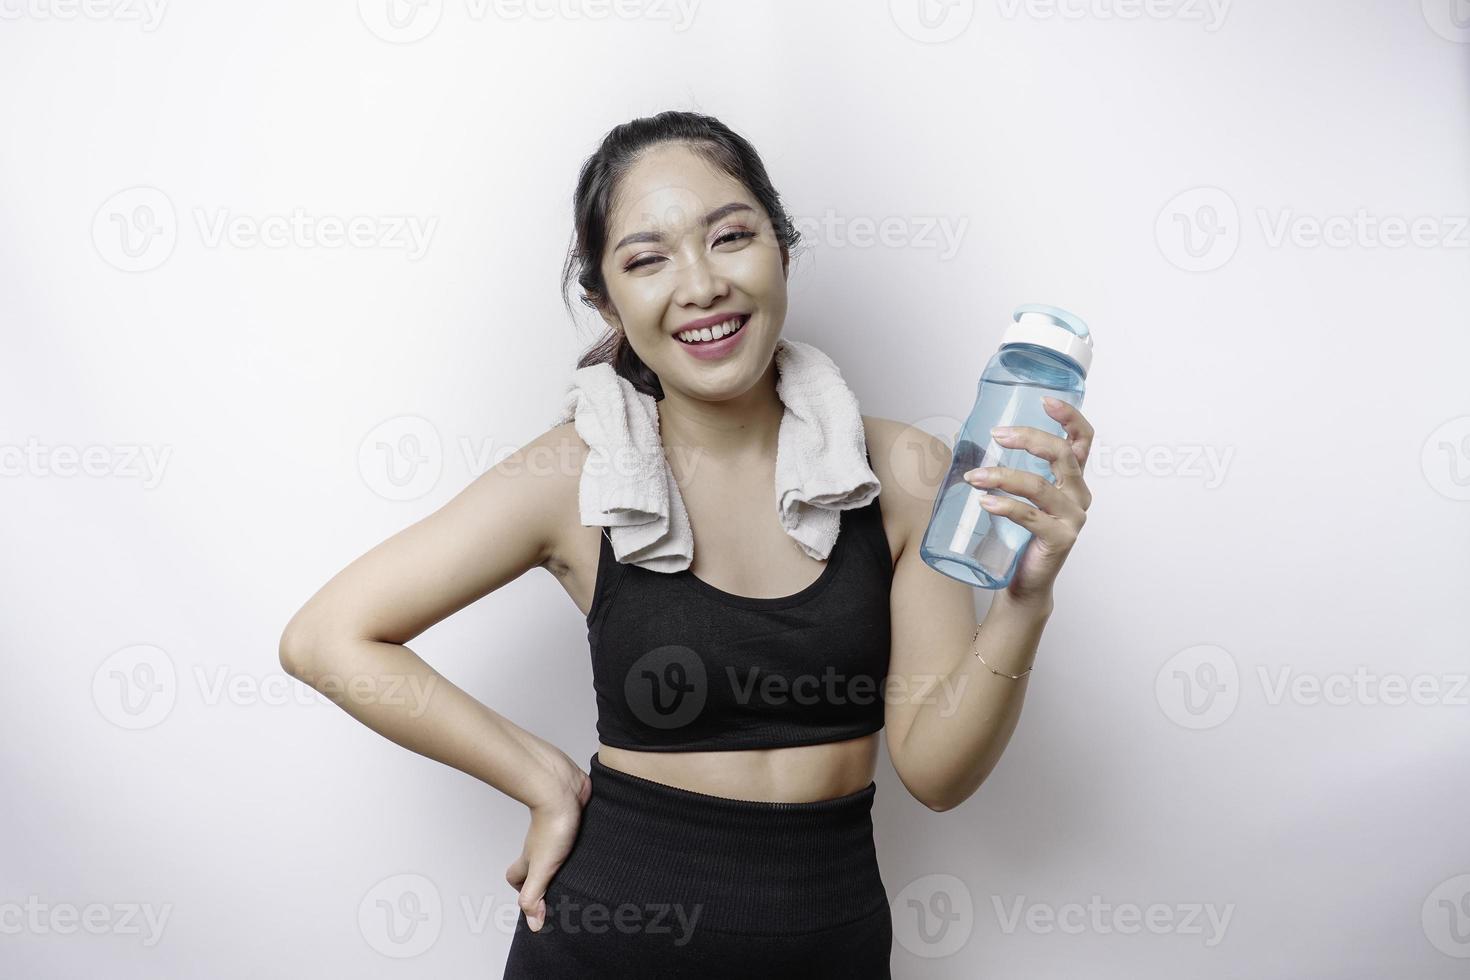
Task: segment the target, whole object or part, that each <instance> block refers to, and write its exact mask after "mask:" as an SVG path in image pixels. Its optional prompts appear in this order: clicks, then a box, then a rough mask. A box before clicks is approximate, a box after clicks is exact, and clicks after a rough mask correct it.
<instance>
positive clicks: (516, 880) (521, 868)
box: [505, 854, 531, 891]
mask: <svg viewBox="0 0 1470 980" xmlns="http://www.w3.org/2000/svg"><path fill="white" fill-rule="evenodd" d="M530 867H531V862H530V861H527V860H526V856H525V855H524V854H523V855H521V856H520V857H518V858H516V859H515V860H514V861H512V862H511V865H510V867H508V868H506V869H505V880H506V882H507V883H508V884H509V885H510V887H512V888H514V889H516V890H517V891H520V888H521V885H523V884H525V882H526V871H527V870H528V869H529V868H530Z"/></svg>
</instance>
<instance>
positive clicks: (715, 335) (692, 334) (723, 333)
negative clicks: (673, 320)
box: [675, 317, 744, 343]
mask: <svg viewBox="0 0 1470 980" xmlns="http://www.w3.org/2000/svg"><path fill="white" fill-rule="evenodd" d="M743 319H744V318H743V317H735V318H734V319H731V320H726V321H725V322H724V323H720V324H716V325H715V326H713V327H704V328H702V329H700V330H686V331H684V332H683V333H681V334H675V336H676V337H678V338H679V339H680V340H682V341H684V342H685V343H703V342H705V341H710V340H719V339H720V338H721V337H728V336H729V335H730V334H732V333H734V332H735V331H736V330H737V329H738V328H739V327H740V324H741V322H742V320H743Z"/></svg>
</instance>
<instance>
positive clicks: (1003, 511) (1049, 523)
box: [980, 493, 1077, 552]
mask: <svg viewBox="0 0 1470 980" xmlns="http://www.w3.org/2000/svg"><path fill="white" fill-rule="evenodd" d="M980 506H982V507H984V508H985V509H986V510H988V511H990V512H991V513H992V514H999V515H1000V516H1002V517H1008V518H1010V519H1011V520H1013V521H1015V522H1016V523H1017V524H1019V525H1021V526H1022V527H1024V528H1025V529H1026V530H1028V531H1030V532H1031V533H1032V534H1033V535H1035V536H1036V538H1037V540H1039V541H1041V542H1042V543H1043V544H1044V545H1045V546H1046V547H1048V548H1051V549H1054V550H1056V551H1059V552H1066V551H1068V550H1069V549H1070V548H1071V547H1072V545H1073V544H1074V543H1075V542H1076V540H1077V532H1076V531H1075V530H1074V529H1073V528H1072V526H1071V525H1070V524H1068V523H1067V522H1065V521H1063V520H1060V519H1058V518H1055V517H1053V516H1051V515H1050V514H1048V513H1046V512H1044V511H1042V510H1040V509H1038V508H1036V507H1033V506H1031V505H1030V504H1028V503H1027V502H1026V501H1024V500H1018V499H1017V498H1015V497H1004V496H1001V495H1000V494H995V493H988V494H986V495H985V496H983V497H981V498H980Z"/></svg>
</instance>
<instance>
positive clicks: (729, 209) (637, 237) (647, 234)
mask: <svg viewBox="0 0 1470 980" xmlns="http://www.w3.org/2000/svg"><path fill="white" fill-rule="evenodd" d="M754 210H755V209H754V208H752V207H751V206H750V205H749V204H742V203H741V202H739V201H731V202H730V203H729V204H722V205H720V206H719V207H717V208H715V209H714V210H713V211H711V212H710V213H709V214H707V215H705V216H704V226H705V227H706V228H708V227H709V226H710V225H712V224H714V223H715V222H716V221H719V220H720V219H721V218H723V217H725V216H726V215H730V214H734V213H735V212H737V211H754ZM663 240H664V236H663V233H662V232H657V231H635V232H633V234H631V235H627V236H625V237H624V238H623V240H622V241H620V242H618V243H617V244H616V245H614V246H613V251H614V252H616V251H617V250H618V249H620V248H622V247H623V246H624V245H632V244H633V243H634V242H661V241H663Z"/></svg>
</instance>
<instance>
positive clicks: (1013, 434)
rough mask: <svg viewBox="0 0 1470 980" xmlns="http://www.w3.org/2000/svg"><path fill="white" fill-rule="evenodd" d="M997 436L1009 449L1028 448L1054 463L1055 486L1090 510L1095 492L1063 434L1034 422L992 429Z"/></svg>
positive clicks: (995, 438)
mask: <svg viewBox="0 0 1470 980" xmlns="http://www.w3.org/2000/svg"><path fill="white" fill-rule="evenodd" d="M991 438H993V439H994V440H995V441H996V442H998V443H999V444H1000V445H1002V446H1005V447H1006V448H1007V449H1024V450H1025V451H1027V452H1029V453H1030V454H1031V455H1033V456H1036V457H1038V458H1040V459H1044V460H1046V461H1047V462H1048V463H1050V464H1051V472H1052V476H1053V477H1055V485H1056V487H1057V489H1058V490H1060V491H1061V492H1062V493H1065V494H1067V495H1068V496H1069V497H1071V498H1072V499H1073V500H1075V501H1077V504H1078V506H1079V507H1081V508H1082V509H1083V510H1086V509H1087V508H1088V507H1089V506H1090V505H1091V504H1092V491H1091V490H1089V489H1088V488H1087V481H1086V480H1084V479H1083V477H1082V464H1081V463H1079V462H1078V460H1077V457H1076V455H1075V454H1074V453H1073V452H1072V449H1071V446H1070V444H1069V443H1068V442H1067V440H1065V439H1063V438H1062V437H1061V436H1058V435H1054V434H1052V433H1050V432H1043V431H1042V430H1040V429H1038V428H1036V427H1035V426H1031V425H1018V426H1015V427H998V428H996V429H994V430H992V432H991Z"/></svg>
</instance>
